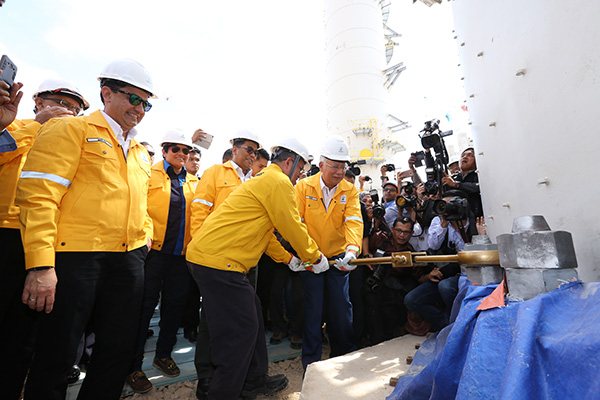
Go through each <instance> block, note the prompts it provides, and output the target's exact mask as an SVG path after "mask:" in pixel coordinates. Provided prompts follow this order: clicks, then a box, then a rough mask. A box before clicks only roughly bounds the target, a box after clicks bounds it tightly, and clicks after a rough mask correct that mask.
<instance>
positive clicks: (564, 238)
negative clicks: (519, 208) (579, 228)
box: [496, 231, 577, 269]
mask: <svg viewBox="0 0 600 400" xmlns="http://www.w3.org/2000/svg"><path fill="white" fill-rule="evenodd" d="M496 240H497V242H498V249H499V255H500V265H501V266H502V267H503V268H552V269H554V268H577V258H576V256H575V247H574V245H573V237H572V236H571V233H570V232H565V231H538V232H536V231H526V232H522V233H508V234H504V235H500V236H498V237H497V239H496Z"/></svg>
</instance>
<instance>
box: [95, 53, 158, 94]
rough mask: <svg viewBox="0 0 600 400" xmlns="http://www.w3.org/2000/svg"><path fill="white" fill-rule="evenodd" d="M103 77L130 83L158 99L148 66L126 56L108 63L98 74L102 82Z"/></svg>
mask: <svg viewBox="0 0 600 400" xmlns="http://www.w3.org/2000/svg"><path fill="white" fill-rule="evenodd" d="M103 79H114V80H116V81H121V82H125V83H128V84H130V85H131V86H135V87H136V88H138V89H142V90H144V91H146V92H148V93H149V94H150V97H151V98H153V99H156V96H155V95H154V92H153V90H154V89H153V88H152V78H150V74H149V73H148V71H147V70H146V68H144V66H143V65H142V64H140V63H139V62H137V61H134V60H130V59H127V58H124V59H122V60H116V61H113V62H111V63H109V64H107V65H106V66H105V67H104V69H103V70H102V72H101V73H100V75H98V80H99V81H100V82H102V80H103Z"/></svg>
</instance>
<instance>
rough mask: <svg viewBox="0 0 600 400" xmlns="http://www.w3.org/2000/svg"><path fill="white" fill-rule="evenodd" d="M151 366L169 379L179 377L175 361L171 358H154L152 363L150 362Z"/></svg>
mask: <svg viewBox="0 0 600 400" xmlns="http://www.w3.org/2000/svg"><path fill="white" fill-rule="evenodd" d="M152 365H154V366H155V367H156V368H158V369H160V370H161V371H162V372H163V374H165V375H166V376H169V377H174V376H179V374H180V373H181V371H180V370H179V367H178V366H177V364H175V361H174V360H173V359H172V358H171V357H167V358H158V357H154V361H152Z"/></svg>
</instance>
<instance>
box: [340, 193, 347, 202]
mask: <svg viewBox="0 0 600 400" xmlns="http://www.w3.org/2000/svg"><path fill="white" fill-rule="evenodd" d="M340 204H346V195H345V194H343V195H342V197H341V199H340Z"/></svg>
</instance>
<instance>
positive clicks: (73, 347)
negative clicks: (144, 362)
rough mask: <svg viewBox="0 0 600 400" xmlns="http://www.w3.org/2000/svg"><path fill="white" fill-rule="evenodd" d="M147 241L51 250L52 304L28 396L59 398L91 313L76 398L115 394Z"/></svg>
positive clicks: (128, 353) (131, 334) (130, 341)
mask: <svg viewBox="0 0 600 400" xmlns="http://www.w3.org/2000/svg"><path fill="white" fill-rule="evenodd" d="M147 252H148V251H147V248H146V246H143V247H141V248H139V249H137V250H133V251H130V252H126V253H112V252H72V253H61V252H59V253H56V275H57V277H58V283H57V286H56V298H55V303H54V309H53V310H52V311H51V312H50V313H49V314H42V318H41V321H40V328H39V332H38V338H37V342H36V346H35V356H34V358H33V361H32V363H31V370H30V372H29V377H28V378H27V384H26V387H25V399H27V400H38V399H40V400H42V399H43V400H59V399H60V400H63V399H64V398H65V396H66V391H67V374H68V372H69V371H70V369H71V367H72V366H73V364H74V362H75V358H76V356H77V347H78V344H79V341H80V339H81V337H82V335H83V332H84V331H85V327H86V324H87V323H88V321H89V320H90V319H91V320H92V323H93V326H94V332H95V334H96V343H95V345H94V352H93V353H92V357H91V360H90V364H89V368H88V370H87V374H86V377H85V380H84V381H83V384H82V385H81V389H80V391H79V396H78V397H77V398H78V399H80V400H82V399H98V400H100V399H102V400H109V399H115V400H117V399H119V398H120V397H121V392H122V390H123V385H124V383H125V378H126V376H127V374H128V372H129V367H130V365H131V359H132V357H133V349H134V345H135V337H136V333H137V328H138V324H139V316H140V307H141V303H142V294H143V288H144V259H145V258H146V254H147Z"/></svg>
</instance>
